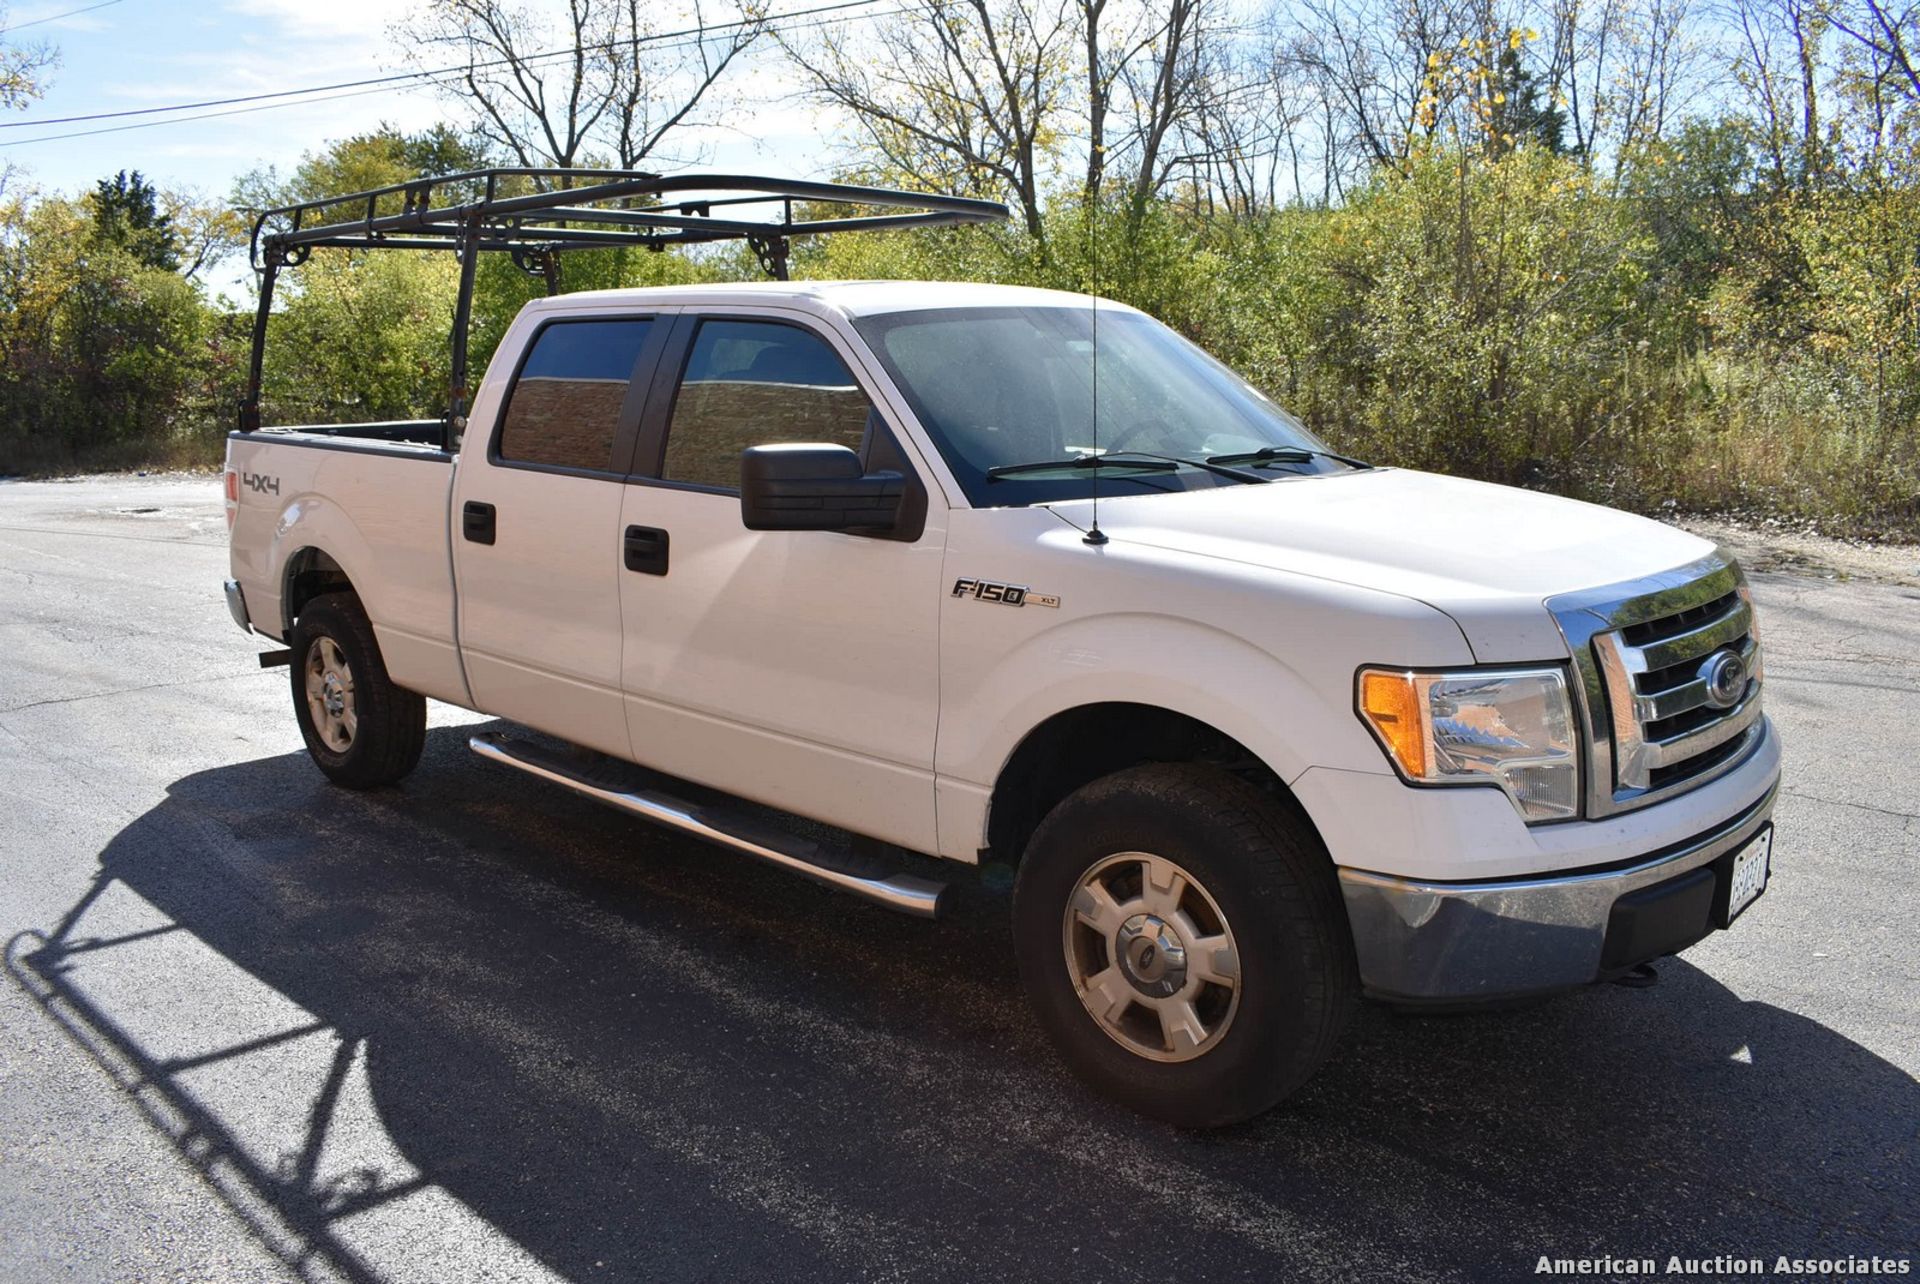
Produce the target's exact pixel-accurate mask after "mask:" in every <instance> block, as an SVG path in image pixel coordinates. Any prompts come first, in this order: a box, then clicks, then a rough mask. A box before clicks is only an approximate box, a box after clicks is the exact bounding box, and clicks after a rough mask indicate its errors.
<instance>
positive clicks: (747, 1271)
mask: <svg viewBox="0 0 1920 1284" xmlns="http://www.w3.org/2000/svg"><path fill="white" fill-rule="evenodd" d="M468 730H469V729H468V728H458V729H451V728H450V729H444V730H439V731H435V732H433V733H432V734H431V736H430V737H429V746H428V752H427V757H426V759H425V761H424V762H423V763H422V765H421V769H420V770H419V771H418V772H417V773H416V774H415V775H414V776H412V777H411V778H410V779H409V780H408V781H407V782H406V783H405V784H404V785H403V786H402V787H400V788H398V789H392V790H386V791H380V792H375V793H370V794H352V793H348V792H345V791H341V790H337V789H334V788H331V787H330V786H327V785H326V784H325V783H324V782H323V781H322V779H321V778H320V776H319V774H318V773H317V772H316V771H314V770H313V768H312V767H311V765H310V764H309V763H308V762H307V760H306V759H305V757H304V756H303V755H288V756H283V757H277V758H271V759H264V760H260V761H255V762H248V763H242V764H238V765H234V766H229V767H222V768H218V769H215V770H211V771H206V772H201V773H199V774H196V775H192V776H188V777H186V778H184V779H181V780H179V781H177V782H175V783H174V784H173V786H171V788H170V790H169V796H168V798H167V799H166V801H165V802H163V803H161V804H160V805H159V806H157V807H155V808H154V809H153V810H151V811H150V812H148V813H147V814H145V815H143V816H141V817H140V818H139V819H137V820H136V821H134V822H133V823H132V824H130V825H129V826H128V827H127V828H126V829H125V830H123V831H122V832H121V833H120V834H119V835H118V836H117V837H116V838H115V839H114V840H113V841H112V843H111V844H110V845H109V846H108V847H107V848H106V850H104V851H103V852H102V853H101V855H100V872H99V875H98V878H97V879H96V882H95V885H94V887H93V888H92V890H91V891H90V892H89V893H88V895H87V896H86V897H85V898H84V899H83V900H81V901H80V902H79V903H77V904H76V905H74V906H73V907H72V909H71V911H70V912H69V913H68V914H67V915H66V916H65V917H64V919H63V920H62V921H61V922H59V923H53V924H48V925H47V926H46V928H45V930H44V931H43V932H37V933H25V934H22V935H21V936H20V937H17V938H15V939H14V940H13V941H12V942H10V943H9V944H8V947H7V951H6V963H7V968H8V971H9V973H10V975H11V978H12V980H13V981H14V983H16V984H17V985H19V986H20V987H21V988H22V989H24V990H25V991H27V992H28V993H29V994H30V995H32V996H33V997H34V998H35V999H36V1000H37V1001H38V1002H39V1004H40V1005H41V1007H42V1008H43V1010H44V1011H45V1012H46V1013H47V1014H48V1016H49V1017H50V1018H51V1019H53V1020H55V1021H57V1022H58V1023H59V1024H60V1026H61V1027H62V1028H63V1029H64V1030H65V1031H66V1032H67V1033H68V1035H69V1036H70V1037H71V1038H72V1039H73V1040H74V1041H75V1042H76V1043H78V1044H79V1045H80V1046H82V1047H83V1048H85V1049H86V1050H87V1051H88V1052H89V1053H90V1054H91V1055H92V1056H94V1057H95V1058H96V1059H97V1060H98V1061H99V1063H100V1064H101V1066H102V1067H103V1068H104V1069H105V1070H106V1071H107V1072H108V1073H109V1074H111V1075H113V1076H114V1077H115V1078H116V1079H117V1080H118V1082H119V1083H120V1085H121V1087H122V1089H123V1090H124V1092H125V1093H126V1095H127V1096H128V1098H129V1099H130V1101H131V1103H132V1104H133V1105H134V1106H136V1107H137V1108H138V1110H139V1112H140V1113H141V1114H143V1115H144V1117H145V1119H146V1121H147V1123H148V1124H149V1125H150V1126H152V1127H153V1128H155V1129H156V1130H158V1131H159V1132H160V1133H162V1134H163V1135H164V1136H166V1137H167V1138H168V1139H169V1140H170V1141H171V1142H172V1144H173V1145H174V1146H175V1147H176V1148H177V1149H178V1151H179V1153H180V1154H181V1156H182V1157H183V1158H184V1159H185V1161H186V1162H187V1163H188V1164H189V1165H190V1166H192V1167H193V1168H194V1169H196V1170H197V1171H198V1172H199V1173H200V1174H201V1176H202V1177H203V1179H204V1180H206V1181H207V1183H208V1184H210V1185H211V1186H212V1187H213V1188H214V1189H215V1190H216V1192H218V1193H219V1194H220V1195H221V1197H222V1198H223V1199H225V1200H226V1202H227V1203H228V1205H229V1206H230V1207H231V1208H232V1209H233V1211H234V1212H235V1214H236V1215H238V1216H239V1217H241V1218H242V1219H243V1220H244V1221H245V1222H246V1223H247V1224H248V1225H249V1227H250V1228H251V1229H252V1230H253V1231H254V1233H255V1234H256V1235H257V1236H258V1238H259V1239H260V1241H261V1242H262V1243H263V1244H264V1245H265V1246H266V1247H267V1248H268V1249H270V1250H271V1251H272V1252H274V1253H275V1254H277V1255H278V1256H279V1258H280V1260H281V1261H282V1262H283V1263H284V1264H285V1265H286V1266H287V1268H288V1269H289V1271H290V1273H292V1274H295V1275H298V1276H301V1277H303V1278H309V1279H322V1278H344V1279H351V1280H386V1279H397V1278H427V1279H475V1278H483V1277H485V1278H495V1277H498V1278H541V1277H545V1276H548V1275H552V1276H559V1277H562V1278H567V1279H639V1278H645V1279H649V1280H673V1279H708V1278H725V1279H759V1278H776V1277H777V1278H781V1279H794V1280H808V1279H823V1280H827V1279H831V1280H842V1279H849V1278H856V1277H866V1276H875V1275H878V1276H888V1275H908V1274H910V1275H912V1276H913V1277H915V1278H951V1279H966V1280H973V1279H981V1278H988V1277H995V1278H1004V1279H1013V1280H1021V1279H1041V1278H1045V1279H1064V1278H1100V1279H1104V1280H1111V1279H1115V1278H1120V1279H1132V1278H1140V1277H1159V1278H1175V1277H1184V1278H1207V1279H1221V1278H1230V1277H1239V1276H1247V1277H1257V1278H1287V1277H1290V1276H1305V1277H1309V1278H1316V1279H1335V1278H1418V1279H1445V1278H1488V1277H1495V1278H1509V1277H1517V1276H1521V1275H1529V1276H1530V1275H1532V1274H1533V1273H1534V1267H1535V1263H1536V1261H1537V1259H1538V1258H1539V1257H1540V1256H1541V1255H1547V1256H1550V1257H1587V1256H1594V1255H1598V1254H1615V1255H1619V1256H1636V1257H1637V1256H1642V1255H1648V1256H1654V1257H1657V1258H1659V1259H1660V1261H1661V1263H1662V1265H1664V1263H1665V1259H1666V1257H1667V1256H1668V1255H1672V1254H1678V1255H1681V1256H1683V1257H1711V1256H1713V1255H1714V1254H1720V1253H1724V1254H1733V1255H1738V1256H1741V1257H1748V1256H1758V1257H1764V1258H1766V1259H1767V1260H1768V1262H1769V1265H1770V1264H1771V1261H1772V1259H1773V1257H1774V1256H1775V1255H1777V1254H1786V1255H1788V1256H1793V1257H1808V1256H1816V1257H1817V1256H1835V1255H1841V1256H1844V1255H1846V1254H1848V1253H1852V1254H1855V1255H1861V1254H1867V1255H1870V1254H1872V1253H1874V1252H1879V1253H1881V1254H1882V1255H1886V1254H1889V1253H1894V1254H1898V1253H1909V1254H1910V1253H1911V1252H1912V1251H1913V1246H1914V1245H1915V1243H1916V1242H1920V1211H1917V1210H1920V1183H1917V1182H1916V1170H1917V1169H1920V1162H1917V1161H1916V1154H1915V1128H1916V1120H1920V1086H1917V1085H1916V1084H1915V1082H1914V1080H1913V1079H1912V1078H1911V1077H1910V1076H1908V1075H1907V1074H1906V1073H1904V1072H1903V1071H1902V1070H1900V1069H1899V1068H1898V1067H1896V1066H1894V1065H1892V1064H1890V1063H1888V1062H1886V1061H1884V1060H1882V1059H1880V1058H1879V1057H1877V1056H1875V1055H1873V1054H1871V1053H1870V1052H1868V1051H1867V1050H1866V1049H1864V1048H1862V1047H1860V1046H1859V1045H1857V1044H1855V1043H1853V1042H1851V1041H1849V1040H1848V1039H1846V1038H1844V1037H1842V1036H1841V1035H1839V1034H1837V1033H1835V1032H1833V1031H1831V1030H1829V1029H1827V1028H1825V1027H1823V1026H1821V1025H1819V1024H1817V1023H1816V1022H1814V1021H1811V1020H1808V1019H1806V1018H1804V1017H1801V1016H1798V1015H1795V1014H1794V1013H1792V1012H1789V1011H1786V1010H1783V1009H1781V1008H1778V1007H1774V1006H1770V1005H1768V1004H1765V1003H1760V1002H1747V1001H1742V1000H1741V999H1740V998H1739V997H1738V996H1736V995H1734V994H1733V993H1731V992H1729V991H1728V990H1727V989H1725V988H1723V987H1722V986H1721V985H1719V984H1718V983H1717V982H1716V981H1714V979H1713V978H1712V977H1710V976H1708V975H1707V974H1706V973H1705V972H1703V971H1701V970H1699V969H1698V968H1695V967H1693V966H1690V965H1689V964H1687V963H1685V962H1681V961H1675V960H1669V961H1668V962H1667V963H1665V964H1663V965H1662V969H1661V970H1662V972H1663V974H1664V980H1663V983H1662V984H1661V985H1660V986H1658V987H1657V988H1655V989H1653V990H1649V991H1626V990H1622V989H1618V988H1600V989H1594V990H1589V991H1585V992H1582V993H1579V994H1575V995H1571V996H1568V997H1566V998H1564V999H1560V1000H1556V1001H1554V1002H1551V1003H1546V1004H1543V1005H1541V1006H1538V1007H1535V1008H1532V1009H1528V1010H1524V1011H1519V1012H1508V1013H1501V1014H1489V1015H1482V1016H1471V1017H1452V1018H1425V1019H1412V1018H1405V1017H1400V1016H1396V1015H1394V1014H1393V1013H1390V1012H1387V1011H1384V1010H1382V1009H1378V1008H1371V1007H1369V1008H1366V1009H1364V1010H1363V1011H1362V1012H1361V1014H1360V1016H1359V1018H1358V1019H1357V1020H1356V1022H1355V1026H1354V1028H1353V1030H1352V1031H1351V1032H1350V1034H1349V1035H1348V1037H1347V1039H1346V1040H1345V1042H1344V1043H1343V1045H1342V1049H1341V1051H1340V1053H1339V1054H1338V1055H1337V1056H1336V1058H1335V1060H1334V1061H1333V1062H1332V1063H1331V1064H1330V1065H1328V1066H1327V1067H1326V1068H1325V1069H1324V1070H1323V1071H1322V1072H1321V1074H1320V1075H1319V1077H1318V1078H1317V1079H1316V1080H1315V1081H1314V1082H1313V1083H1312V1084H1310V1085H1309V1086H1308V1087H1307V1088H1306V1089H1305V1090H1304V1091H1303V1092H1302V1093H1301V1094H1300V1095H1299V1096H1298V1097H1297V1098H1296V1099H1294V1100H1293V1101H1291V1102H1289V1103H1287V1104H1286V1105H1284V1106H1282V1107H1281V1108H1280V1109H1279V1110H1277V1111H1275V1112H1273V1113H1272V1114H1270V1115H1268V1116H1266V1117H1265V1118H1262V1119H1260V1120H1257V1121H1255V1122H1253V1123H1251V1124H1248V1125H1244V1126H1242V1127H1239V1128H1236V1129H1232V1130H1228V1131H1225V1132H1220V1133H1214V1134H1206V1135H1200V1134H1188V1133H1181V1132H1178V1131H1175V1130H1172V1129H1168V1128H1165V1127H1162V1126H1159V1125H1156V1124H1153V1123H1149V1122H1147V1121H1144V1120H1141V1119H1139V1118H1137V1117H1134V1116H1132V1115H1130V1114H1128V1113H1126V1112H1124V1111H1121V1110H1118V1109H1117V1108H1114V1107H1110V1106H1108V1105H1106V1104H1105V1103H1103V1102H1101V1101H1099V1100H1097V1099H1095V1098H1093V1097H1091V1096H1090V1095H1089V1094H1087V1093H1086V1092H1085V1091H1084V1090H1082V1089H1081V1088H1080V1087H1079V1086H1078V1085H1077V1084H1076V1083H1075V1082H1074V1081H1072V1080H1071V1079H1070V1078H1068V1076H1067V1075H1066V1073H1065V1072H1064V1070H1063V1069H1062V1068H1061V1067H1060V1065H1059V1063H1058V1062H1057V1061H1055V1060H1054V1058H1053V1056H1052V1054H1051V1053H1050V1052H1049V1050H1048V1049H1047V1047H1046V1045H1045V1044H1044V1042H1043V1041H1042V1040H1041V1038H1040V1036H1039V1033H1038V1031H1037V1029H1036V1028H1035V1027H1034V1026H1033V1024H1032V1023H1031V1021H1030V1020H1029V1019H1028V1017H1027V1014H1026V1010H1025V1007H1024V1004H1023V1001H1022V1000H1021V998H1020V996H1019V993H1018V982H1017V978H1016V976H1015V973H1014V967H1013V963H1012V956H1011V950H1010V946H1009V940H1008V931H1007V921H1006V920H1007V914H1006V909H1007V906H1006V896H1005V894H1004V892H999V891H995V890H993V889H992V888H990V887H988V886H986V885H983V884H980V883H973V884H968V885H965V886H963V887H962V888H960V889H959V890H960V891H961V895H960V896H959V897H958V901H959V904H958V906H957V912H956V913H954V914H953V915H952V916H951V917H950V918H949V919H948V920H946V921H943V922H941V923H939V924H933V925H929V924H926V923H921V922H917V921H913V920H909V919H905V918H900V917H897V916H894V915H890V914H888V913H886V912H885V911H882V910H879V909H876V908H873V907H871V906H867V905H864V904H861V903H858V902H855V901H853V900H850V899H847V898H842V897H838V896H836V895H834V894H833V893H831V892H827V891H825V890H823V889H819V888H816V887H814V886H813V885H811V884H808V883H806V882H803V881H800V880H796V879H794V878H792V877H791V876H788V875H785V874H782V873H779V872H777V871H773V870H769V869H764V868H761V867H758V866H756V865H753V864H751V863H749V862H747V861H745V860H744V859H742V858H740V857H738V856H735V855H733V854H731V853H727V852H724V851H721V850H718V849H714V848H710V847H707V846H704V845H702V844H699V843H697V842H691V841H688V840H685V839H681V838H677V837H674V836H671V835H667V834H664V833H661V832H658V831H655V830H653V829H651V828H648V827H646V826H644V825H641V824H638V823H636V822H634V821H631V820H629V819H627V818H625V817H622V816H619V815H617V814H615V813H613V812H611V811H607V810H603V809H601V808H598V807H595V806H594V805H593V804H591V803H589V802H586V801H584V800H581V799H577V798H574V797H572V796H571V795H567V794H565V793H563V792H560V791H556V790H553V789H551V788H549V787H547V786H543V785H541V784H539V783H538V782H535V781H532V780H526V779H522V778H520V777H518V776H514V775H509V774H507V773H504V772H501V771H498V770H496V769H490V768H488V767H486V766H485V765H483V764H479V763H477V762H473V761H471V760H470V759H469V758H468V756H467V754H466V751H465V747H464V745H465V737H466V735H467V733H468ZM1785 876H1786V877H1789V878H1790V877H1791V872H1790V871H1786V872H1785ZM1765 911H1766V905H1765V902H1763V903H1762V904H1761V906H1759V907H1757V908H1756V909H1755V911H1754V912H1753V914H1754V923H1753V924H1752V925H1750V930H1755V931H1765V930H1766V924H1765Z"/></svg>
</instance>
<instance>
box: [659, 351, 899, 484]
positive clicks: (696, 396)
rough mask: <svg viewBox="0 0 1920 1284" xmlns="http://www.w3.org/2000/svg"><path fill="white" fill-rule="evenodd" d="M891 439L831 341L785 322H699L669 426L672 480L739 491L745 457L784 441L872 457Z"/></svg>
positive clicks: (665, 468) (665, 475)
mask: <svg viewBox="0 0 1920 1284" xmlns="http://www.w3.org/2000/svg"><path fill="white" fill-rule="evenodd" d="M872 434H878V435H881V436H884V435H885V428H884V425H883V424H881V423H880V421H879V415H878V413H877V412H876V411H875V410H874V407H873V403H872V402H871V401H869V400H868V398H867V395H866V393H865V392H863V391H862V390H861V388H860V385H859V383H858V381H857V380H855V378H854V377H853V373H852V371H850V370H848V369H847V366H846V363H845V362H844V361H842V360H841V359H840V356H839V354H838V353H836V352H835V351H834V350H833V348H832V347H831V346H829V345H828V344H827V342H826V340H824V339H822V338H821V337H820V336H819V335H817V334H814V333H813V332H812V331H809V330H806V329H803V328H801V327H800V326H797V325H791V324H788V323H786V322H781V321H745V320H725V319H706V320H702V321H701V322H700V323H699V329H698V330H697V331H696V332H695V333H694V338H693V344H692V346H691V348H690V350H689V351H688V353H687V360H686V364H685V367H684V369H683V370H682V373H681V376H680V386H679V388H678V390H677V391H676V392H675V394H674V399H673V412H672V415H671V417H670V418H669V420H668V424H667V442H666V453H665V457H664V459H663V461H662V464H661V468H660V476H661V479H662V480H664V481H673V482H682V483H687V484H691V485H696V486H705V487H711V488H713V489H716V490H727V491H735V490H738V489H739V487H740V456H741V453H742V452H743V451H745V450H746V449H747V448H748V447H749V446H766V445H772V444H774V443H778V442H823V443H828V444H833V445H841V446H845V447H847V448H848V449H849V450H852V451H855V452H856V453H860V454H861V455H862V458H863V459H865V458H866V452H867V448H868V443H869V439H870V435H872Z"/></svg>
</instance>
